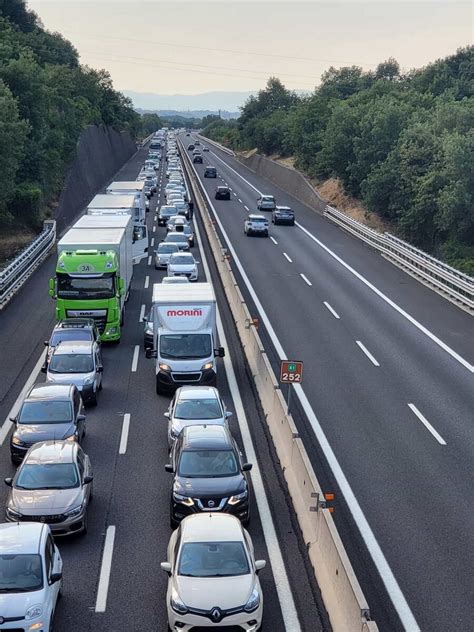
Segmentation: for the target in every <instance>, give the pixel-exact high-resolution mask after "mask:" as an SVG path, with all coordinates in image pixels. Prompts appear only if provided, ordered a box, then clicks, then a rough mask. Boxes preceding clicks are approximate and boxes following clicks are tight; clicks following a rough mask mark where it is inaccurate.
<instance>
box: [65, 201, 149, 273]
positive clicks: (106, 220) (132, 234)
mask: <svg viewBox="0 0 474 632" xmlns="http://www.w3.org/2000/svg"><path fill="white" fill-rule="evenodd" d="M104 197H120V196H118V195H117V196H113V195H110V196H107V195H104ZM114 211H117V212H114ZM73 228H124V229H125V230H126V232H127V236H128V238H129V239H130V241H131V242H132V257H133V263H139V262H140V261H141V260H142V259H144V258H145V257H146V256H147V255H148V231H147V227H146V226H145V225H144V224H135V223H134V222H133V221H132V216H131V215H130V214H129V213H128V212H126V211H123V210H122V209H113V208H109V209H93V210H92V213H91V214H89V209H88V210H87V215H83V216H82V217H81V218H80V219H78V220H77V222H76V223H75V224H74V226H73Z"/></svg>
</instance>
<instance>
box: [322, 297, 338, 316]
mask: <svg viewBox="0 0 474 632" xmlns="http://www.w3.org/2000/svg"><path fill="white" fill-rule="evenodd" d="M324 305H325V306H326V307H327V308H328V310H329V311H330V312H331V314H332V315H333V316H334V318H340V316H339V314H338V313H337V312H336V310H335V309H334V308H332V307H331V306H330V305H329V303H327V302H326V301H324Z"/></svg>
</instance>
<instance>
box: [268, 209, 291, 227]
mask: <svg viewBox="0 0 474 632" xmlns="http://www.w3.org/2000/svg"><path fill="white" fill-rule="evenodd" d="M272 222H273V223H274V224H275V226H276V225H277V224H289V225H290V226H294V225H295V212H294V210H293V209H291V208H290V207H289V206H275V210H274V211H273V212H272Z"/></svg>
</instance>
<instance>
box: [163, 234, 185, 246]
mask: <svg viewBox="0 0 474 632" xmlns="http://www.w3.org/2000/svg"><path fill="white" fill-rule="evenodd" d="M165 241H167V242H169V243H176V244H178V243H181V242H186V243H187V241H188V238H187V237H186V235H184V234H183V233H181V234H180V233H168V235H167V236H166V239H165Z"/></svg>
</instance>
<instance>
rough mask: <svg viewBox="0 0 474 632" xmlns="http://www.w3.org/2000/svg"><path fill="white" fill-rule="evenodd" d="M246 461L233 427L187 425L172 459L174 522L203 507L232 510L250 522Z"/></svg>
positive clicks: (201, 509) (207, 509) (168, 467)
mask: <svg viewBox="0 0 474 632" xmlns="http://www.w3.org/2000/svg"><path fill="white" fill-rule="evenodd" d="M251 468H252V464H251V463H243V462H242V458H241V454H240V451H239V449H238V447H237V444H236V442H235V440H234V438H233V437H232V435H231V434H230V431H229V429H228V428H227V427H226V426H222V425H208V424H206V425H200V426H186V427H185V428H183V430H182V431H181V433H180V434H179V435H178V438H177V439H176V441H175V444H174V446H173V449H172V452H171V463H170V464H169V465H166V466H165V469H166V471H167V472H172V473H173V474H174V478H173V484H172V488H171V501H170V524H171V526H172V528H175V527H176V526H177V525H178V523H179V522H180V521H181V520H182V519H183V518H185V517H186V516H189V515H190V514H193V513H199V512H201V511H205V512H213V511H219V512H222V513H230V514H233V515H234V516H236V517H237V518H239V519H240V520H242V522H243V524H244V525H248V524H249V522H250V511H249V486H248V482H247V477H246V474H245V472H248V471H249V470H250V469H251Z"/></svg>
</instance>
